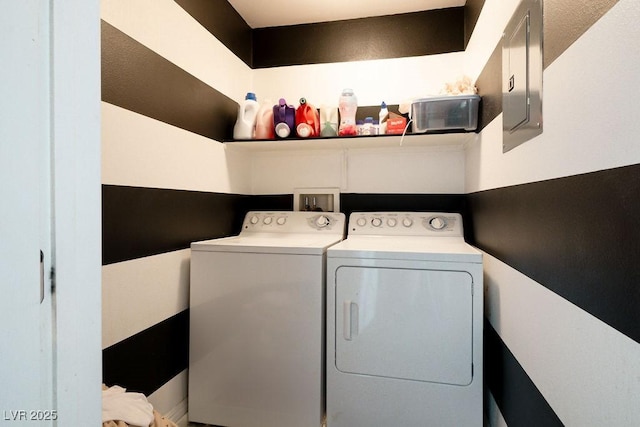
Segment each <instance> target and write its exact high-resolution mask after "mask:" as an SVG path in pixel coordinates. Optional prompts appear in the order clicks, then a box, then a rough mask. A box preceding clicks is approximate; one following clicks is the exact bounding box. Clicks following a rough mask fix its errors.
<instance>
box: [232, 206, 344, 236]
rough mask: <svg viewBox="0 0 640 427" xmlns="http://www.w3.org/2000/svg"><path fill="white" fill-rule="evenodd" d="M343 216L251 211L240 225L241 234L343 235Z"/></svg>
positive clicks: (337, 214) (329, 213) (322, 213)
mask: <svg viewBox="0 0 640 427" xmlns="http://www.w3.org/2000/svg"><path fill="white" fill-rule="evenodd" d="M345 222H346V221H345V216H344V214H343V213H335V212H298V211H282V212H278V211H268V212H267V211H252V212H249V213H247V215H246V216H245V218H244V222H243V223H242V232H258V231H260V232H274V233H313V232H327V231H330V232H332V233H344V228H345Z"/></svg>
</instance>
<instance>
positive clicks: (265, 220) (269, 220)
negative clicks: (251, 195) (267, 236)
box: [262, 216, 273, 225]
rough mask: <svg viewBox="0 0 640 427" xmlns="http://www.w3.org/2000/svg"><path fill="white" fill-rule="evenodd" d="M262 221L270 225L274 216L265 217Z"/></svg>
mask: <svg viewBox="0 0 640 427" xmlns="http://www.w3.org/2000/svg"><path fill="white" fill-rule="evenodd" d="M262 222H263V223H264V224H265V225H269V224H271V223H272V222H273V218H272V217H270V216H268V217H265V219H263V220H262Z"/></svg>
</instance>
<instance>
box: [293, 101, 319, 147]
mask: <svg viewBox="0 0 640 427" xmlns="http://www.w3.org/2000/svg"><path fill="white" fill-rule="evenodd" d="M296 133H297V134H298V136H299V137H300V138H314V137H317V136H320V114H319V113H318V110H316V109H315V108H314V107H313V105H311V104H309V103H308V102H307V100H306V99H305V98H300V106H299V107H298V109H297V110H296Z"/></svg>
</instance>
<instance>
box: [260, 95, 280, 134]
mask: <svg viewBox="0 0 640 427" xmlns="http://www.w3.org/2000/svg"><path fill="white" fill-rule="evenodd" d="M275 137H276V134H275V129H274V126H273V103H272V102H271V100H270V99H266V100H265V101H264V102H263V103H262V105H261V106H260V109H259V110H258V117H257V118H256V139H274V138H275Z"/></svg>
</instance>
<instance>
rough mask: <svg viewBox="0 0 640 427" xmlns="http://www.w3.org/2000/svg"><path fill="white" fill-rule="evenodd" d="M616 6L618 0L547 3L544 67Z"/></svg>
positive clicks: (567, 0) (545, 12) (577, 0)
mask: <svg viewBox="0 0 640 427" xmlns="http://www.w3.org/2000/svg"><path fill="white" fill-rule="evenodd" d="M616 3H618V0H592V1H587V2H585V1H584V0H563V1H545V2H544V24H543V26H544V52H543V54H544V59H543V62H544V68H547V67H548V66H549V65H551V63H552V62H553V61H555V60H556V59H557V58H558V57H559V56H560V55H562V53H563V52H564V51H566V50H567V49H568V48H569V46H571V45H572V44H573V43H574V42H575V41H576V40H578V39H579V38H580V37H582V35H583V34H584V33H585V32H586V31H587V30H588V29H589V28H591V26H592V25H593V24H594V23H595V22H596V21H598V20H599V19H600V18H601V17H602V16H603V15H604V14H605V13H607V12H608V11H609V10H610V9H611V8H612V7H613V6H615V4H616ZM578 11H579V12H578Z"/></svg>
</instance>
